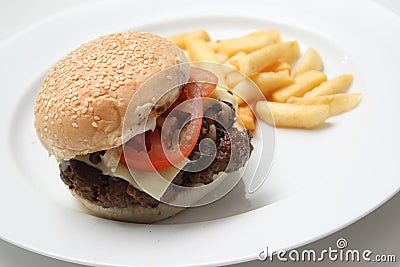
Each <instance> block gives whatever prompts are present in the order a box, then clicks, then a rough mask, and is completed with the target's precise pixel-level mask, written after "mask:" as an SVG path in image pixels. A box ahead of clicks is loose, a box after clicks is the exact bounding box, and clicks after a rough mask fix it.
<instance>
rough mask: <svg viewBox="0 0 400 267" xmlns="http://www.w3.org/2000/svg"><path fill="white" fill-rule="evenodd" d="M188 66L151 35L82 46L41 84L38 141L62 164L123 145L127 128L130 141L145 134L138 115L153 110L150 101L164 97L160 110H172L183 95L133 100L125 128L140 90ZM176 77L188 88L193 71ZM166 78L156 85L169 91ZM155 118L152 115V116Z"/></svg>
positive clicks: (154, 92) (154, 95)
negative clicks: (145, 109) (168, 71)
mask: <svg viewBox="0 0 400 267" xmlns="http://www.w3.org/2000/svg"><path fill="white" fill-rule="evenodd" d="M185 62H187V60H186V57H185V56H184V54H183V53H182V51H181V50H180V49H179V48H177V47H176V46H175V45H174V44H173V43H172V42H170V41H168V40H166V39H164V38H162V37H160V36H157V35H154V34H150V33H143V32H132V31H129V32H123V33H116V34H109V35H105V36H102V37H100V38H98V39H95V40H92V41H90V42H88V43H85V44H83V45H81V46H80V47H79V48H77V49H76V50H74V51H72V52H70V53H69V54H68V55H66V56H65V57H64V58H62V59H61V60H60V61H59V62H58V63H57V64H56V65H55V66H54V67H53V68H52V69H51V70H50V71H49V72H48V74H47V76H46V78H45V80H44V81H43V84H42V87H41V89H40V91H39V93H38V97H37V99H36V103H35V108H34V114H35V128H36V131H37V135H38V137H39V140H40V142H41V143H42V144H43V146H44V147H45V148H46V149H47V150H48V151H49V153H50V154H52V155H55V157H56V158H57V159H58V160H67V159H71V158H74V157H75V156H77V155H85V154H88V153H92V152H96V151H100V150H105V149H109V148H111V147H115V146H119V145H121V143H122V141H123V140H122V136H123V129H128V132H124V134H127V135H129V136H130V137H133V136H134V135H135V134H138V133H139V132H138V131H139V130H140V129H143V127H144V124H145V123H146V121H147V118H142V117H141V116H135V115H137V114H139V115H140V114H141V112H142V110H141V109H140V107H145V106H149V103H151V105H150V106H151V107H153V104H154V103H152V101H154V99H157V100H158V98H159V97H160V96H161V95H163V97H162V98H161V99H160V101H159V102H157V106H169V105H170V104H171V103H172V102H174V101H175V100H176V99H177V98H178V96H179V93H180V91H179V88H177V89H176V90H172V91H170V92H168V93H166V92H163V91H160V90H150V89H146V90H148V92H146V93H145V94H141V95H140V96H139V97H138V98H135V101H134V105H135V106H134V109H133V110H132V112H133V113H134V114H133V115H132V117H133V118H135V119H134V120H130V122H128V123H130V125H126V123H127V122H126V121H125V120H124V119H125V113H126V111H127V108H128V106H129V104H130V102H131V100H132V98H133V96H134V95H135V93H136V92H137V91H138V89H139V88H140V87H141V86H142V85H143V84H144V83H145V82H146V81H147V80H148V79H149V78H150V77H152V76H153V75H155V74H156V73H159V72H160V71H163V70H166V69H168V68H169V67H171V66H176V65H177V64H179V63H185ZM183 66H187V64H184V65H183ZM172 75H174V76H173V77H172V80H174V81H176V84H182V83H185V82H186V81H187V80H188V79H189V69H188V68H185V67H181V68H178V69H177V70H176V69H175V68H174V72H173V73H172ZM167 78H168V79H161V78H158V80H157V84H161V85H165V86H164V87H165V88H170V84H168V82H169V81H170V80H171V75H169V76H168V77H167ZM168 85H169V87H168ZM152 99H153V100H152ZM131 108H132V107H129V109H130V110H131ZM161 110H162V109H161ZM135 112H137V114H135ZM131 114H132V113H131ZM157 115H159V114H157V113H156V112H151V113H150V117H154V118H155V117H156V116H157ZM150 119H151V118H150ZM124 123H125V125H124ZM124 131H125V130H124ZM142 131H143V130H142ZM129 136H128V137H129ZM125 137H126V136H125ZM125 137H124V138H125ZM125 140H127V139H125Z"/></svg>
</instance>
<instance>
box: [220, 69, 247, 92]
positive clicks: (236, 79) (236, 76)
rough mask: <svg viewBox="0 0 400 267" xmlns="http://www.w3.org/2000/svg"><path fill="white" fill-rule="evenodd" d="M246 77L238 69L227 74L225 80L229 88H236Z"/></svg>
mask: <svg viewBox="0 0 400 267" xmlns="http://www.w3.org/2000/svg"><path fill="white" fill-rule="evenodd" d="M245 78H246V77H245V76H244V75H243V74H241V73H240V72H238V71H232V72H230V73H228V74H227V75H225V81H226V84H227V85H228V87H229V88H234V87H235V86H236V85H237V84H238V83H240V82H241V81H242V80H244V79H245Z"/></svg>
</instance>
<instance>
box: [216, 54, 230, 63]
mask: <svg viewBox="0 0 400 267" xmlns="http://www.w3.org/2000/svg"><path fill="white" fill-rule="evenodd" d="M215 56H216V57H217V60H218V62H219V63H224V62H226V61H227V60H228V58H229V56H228V54H226V53H216V54H215Z"/></svg>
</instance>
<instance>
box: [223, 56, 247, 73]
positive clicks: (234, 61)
mask: <svg viewBox="0 0 400 267" xmlns="http://www.w3.org/2000/svg"><path fill="white" fill-rule="evenodd" d="M246 55H247V54H246V53H245V52H238V53H236V54H235V55H233V56H232V57H230V58H229V59H228V61H227V62H228V63H230V64H232V65H233V66H235V68H237V69H238V68H239V61H240V60H241V59H242V58H243V57H245V56H246Z"/></svg>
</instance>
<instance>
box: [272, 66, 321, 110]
mask: <svg viewBox="0 0 400 267" xmlns="http://www.w3.org/2000/svg"><path fill="white" fill-rule="evenodd" d="M324 81H326V75H325V73H323V72H320V71H316V70H310V71H307V72H305V73H303V74H301V75H299V76H297V77H295V78H294V83H293V84H291V85H289V86H286V87H283V88H281V89H279V90H277V91H275V92H273V93H272V100H273V101H276V102H286V100H288V99H289V97H291V96H303V95H304V94H305V93H306V92H308V91H310V90H311V89H313V88H315V87H316V86H318V85H320V84H321V83H322V82H324Z"/></svg>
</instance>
